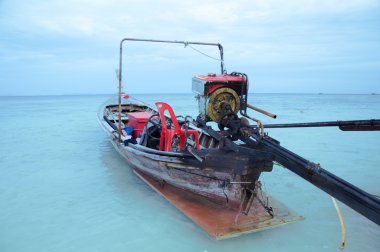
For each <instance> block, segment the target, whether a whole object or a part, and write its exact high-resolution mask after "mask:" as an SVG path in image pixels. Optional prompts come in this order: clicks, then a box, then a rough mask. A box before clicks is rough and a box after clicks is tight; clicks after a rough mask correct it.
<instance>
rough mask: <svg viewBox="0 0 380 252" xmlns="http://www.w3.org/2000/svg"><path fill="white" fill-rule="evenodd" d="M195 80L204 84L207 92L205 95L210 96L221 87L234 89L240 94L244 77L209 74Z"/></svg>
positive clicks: (198, 76) (199, 76)
mask: <svg viewBox="0 0 380 252" xmlns="http://www.w3.org/2000/svg"><path fill="white" fill-rule="evenodd" d="M194 79H198V80H200V81H201V82H202V83H203V85H204V91H205V93H204V95H209V94H211V93H213V92H214V91H215V90H216V89H218V88H221V87H230V88H233V89H235V90H236V91H237V92H238V94H239V93H240V91H241V86H242V80H243V77H242V76H240V75H228V74H208V75H197V76H195V77H194V78H193V80H194Z"/></svg>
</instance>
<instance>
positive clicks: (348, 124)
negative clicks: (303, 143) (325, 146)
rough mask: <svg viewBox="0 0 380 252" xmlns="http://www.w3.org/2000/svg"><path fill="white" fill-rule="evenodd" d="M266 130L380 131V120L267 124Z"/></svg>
mask: <svg viewBox="0 0 380 252" xmlns="http://www.w3.org/2000/svg"><path fill="white" fill-rule="evenodd" d="M264 127H265V128H296V127H339V128H340V129H341V130H343V131H367V130H380V120H378V119H372V120H351V121H329V122H311V123H282V124H281V123H279V124H266V125H264Z"/></svg>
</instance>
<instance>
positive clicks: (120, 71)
mask: <svg viewBox="0 0 380 252" xmlns="http://www.w3.org/2000/svg"><path fill="white" fill-rule="evenodd" d="M126 41H135V42H154V43H169V44H183V45H184V46H185V47H186V46H187V45H205V46H217V47H218V48H219V52H220V68H221V69H220V70H221V74H224V73H225V69H224V59H223V46H222V45H221V44H219V43H205V42H190V41H177V40H157V39H139V38H123V39H122V40H121V41H120V55H119V116H118V121H119V123H118V136H119V139H118V140H119V142H121V86H122V85H121V82H122V77H123V75H122V69H123V68H122V64H123V43H124V42H126Z"/></svg>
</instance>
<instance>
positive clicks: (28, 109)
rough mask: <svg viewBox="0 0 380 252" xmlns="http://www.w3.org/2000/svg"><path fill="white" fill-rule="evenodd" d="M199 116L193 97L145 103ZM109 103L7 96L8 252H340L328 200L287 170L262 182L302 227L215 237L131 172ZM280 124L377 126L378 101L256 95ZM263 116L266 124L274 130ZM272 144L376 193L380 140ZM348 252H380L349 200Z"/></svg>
mask: <svg viewBox="0 0 380 252" xmlns="http://www.w3.org/2000/svg"><path fill="white" fill-rule="evenodd" d="M136 97H137V98H138V99H140V100H144V101H146V102H148V103H150V104H154V102H155V101H157V100H162V101H166V102H169V103H171V104H172V106H173V107H174V109H175V111H177V113H178V114H180V112H182V113H183V114H190V115H192V116H195V115H196V106H195V101H194V99H193V95H190V94H189V95H137V96H136ZM107 98H108V97H107V96H47V97H0V122H1V124H0V130H1V131H0V132H1V133H2V136H1V140H0V143H1V144H0V171H1V175H0V202H1V208H0V223H1V225H0V251H137V250H138V251H201V252H203V251H218V252H219V251H322V250H323V251H336V250H337V248H338V246H339V243H340V240H341V233H340V232H341V231H340V223H339V220H338V217H337V215H336V212H335V209H334V207H333V205H332V202H331V200H330V197H329V196H328V195H326V194H325V193H323V192H321V191H320V190H319V189H316V188H314V187H313V186H311V185H310V184H309V183H308V182H305V181H303V180H302V179H300V178H298V177H297V176H296V175H294V174H292V173H291V172H290V171H288V170H285V169H283V168H281V167H275V169H274V171H273V172H272V173H266V174H264V175H263V177H262V180H263V182H264V184H265V187H266V189H267V191H268V192H269V193H270V194H271V195H273V196H274V197H276V198H277V199H280V200H281V201H282V202H284V203H285V204H286V205H287V206H289V207H290V208H292V209H294V210H296V211H297V212H298V213H299V214H301V215H303V216H305V217H306V220H305V221H303V222H299V223H296V224H290V225H287V226H284V227H280V228H277V229H272V230H267V231H263V232H260V233H255V234H249V235H244V236H241V237H238V238H234V239H230V240H225V241H214V240H212V239H210V238H209V237H208V236H207V235H206V233H204V232H203V231H202V230H201V229H200V228H199V227H197V226H196V225H195V224H194V223H193V222H191V221H190V220H189V219H187V218H186V217H185V216H184V215H182V214H181V213H180V212H179V211H177V210H176V209H175V208H174V207H173V206H171V205H170V204H169V203H168V202H166V201H165V200H164V199H163V198H161V197H160V196H159V195H158V194H157V193H155V192H153V190H152V189H150V188H149V187H148V186H147V185H145V184H144V183H143V182H141V181H140V180H139V179H138V178H137V177H136V176H134V174H133V173H132V172H131V170H130V167H129V166H128V165H127V164H126V162H125V161H124V160H123V159H122V158H121V157H120V156H119V155H118V154H117V152H116V151H114V149H113V147H112V145H111V144H110V143H109V141H108V139H107V137H106V134H104V133H103V132H102V130H101V128H100V126H99V125H98V123H97V119H96V113H97V109H98V107H99V106H100V104H102V103H103V102H104V101H105V100H107ZM250 103H251V104H255V105H256V106H258V107H262V108H264V109H267V110H269V111H271V112H274V113H276V114H277V115H278V119H276V120H275V121H276V122H279V123H280V122H308V121H321V120H338V119H339V120H349V119H370V118H380V96H378V95H275V94H265V95H264V94H255V95H251V96H250ZM256 116H257V117H260V118H261V119H262V120H263V121H264V122H267V123H269V122H274V121H272V120H271V119H268V118H265V117H262V116H260V115H256ZM269 133H270V135H271V136H272V137H275V138H277V139H279V140H280V141H281V143H282V144H283V145H284V146H286V147H288V148H289V149H291V150H293V151H295V152H296V153H299V154H300V155H302V156H304V157H306V158H308V159H311V160H312V161H315V162H320V163H321V165H322V167H324V168H326V169H328V170H330V171H331V172H333V173H335V174H337V175H339V176H341V177H343V178H344V179H346V180H348V181H350V182H352V183H353V184H355V185H357V186H359V187H362V188H363V189H365V190H367V191H369V192H371V193H377V194H380V188H379V184H378V181H379V178H380V176H379V174H380V173H379V171H378V167H379V165H380V146H379V140H380V132H342V131H340V130H338V129H337V128H324V129H307V128H306V129H272V130H269ZM341 208H342V212H343V215H344V218H345V221H346V225H347V248H346V251H378V248H379V247H380V239H379V238H380V230H379V227H378V226H377V225H375V224H373V223H372V222H370V221H368V220H367V219H365V218H364V217H361V216H359V215H358V214H356V213H355V212H354V211H353V210H351V209H349V208H348V207H345V206H343V205H342V204H341Z"/></svg>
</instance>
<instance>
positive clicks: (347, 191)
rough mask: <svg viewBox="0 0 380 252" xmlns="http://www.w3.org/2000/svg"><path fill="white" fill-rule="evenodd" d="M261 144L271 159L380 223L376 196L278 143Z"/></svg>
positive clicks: (266, 142)
mask: <svg viewBox="0 0 380 252" xmlns="http://www.w3.org/2000/svg"><path fill="white" fill-rule="evenodd" d="M261 144H262V145H263V146H264V148H265V149H266V151H268V152H270V153H272V154H273V160H275V161H277V162H278V163H280V164H281V165H283V166H284V167H286V168H287V169H289V170H291V171H292V172H294V173H295V174H297V175H299V176H300V177H302V178H303V179H305V180H307V181H309V182H310V183H312V184H313V185H315V186H316V187H318V188H319V189H321V190H323V191H325V192H326V193H328V194H329V195H331V196H333V197H334V198H336V199H338V200H340V201H341V202H343V203H344V204H346V205H347V206H349V207H351V208H352V209H354V210H355V211H357V212H358V213H360V214H362V215H363V216H365V217H367V218H368V219H370V220H371V221H373V222H375V223H376V224H378V225H380V200H379V199H378V198H376V197H375V196H373V195H371V194H369V193H367V192H365V191H363V190H361V189H360V188H358V187H356V186H354V185H352V184H350V183H348V182H347V181H345V180H343V179H341V178H339V177H337V176H335V175H334V174H332V173H330V172H328V171H326V170H325V169H323V168H321V167H320V166H319V165H316V164H314V163H311V162H310V161H308V160H306V159H304V158H302V157H300V156H298V155H297V154H295V153H293V152H291V151H289V150H287V149H285V148H283V147H281V146H280V145H278V144H275V143H272V142H271V141H268V140H263V141H262V142H261Z"/></svg>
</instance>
